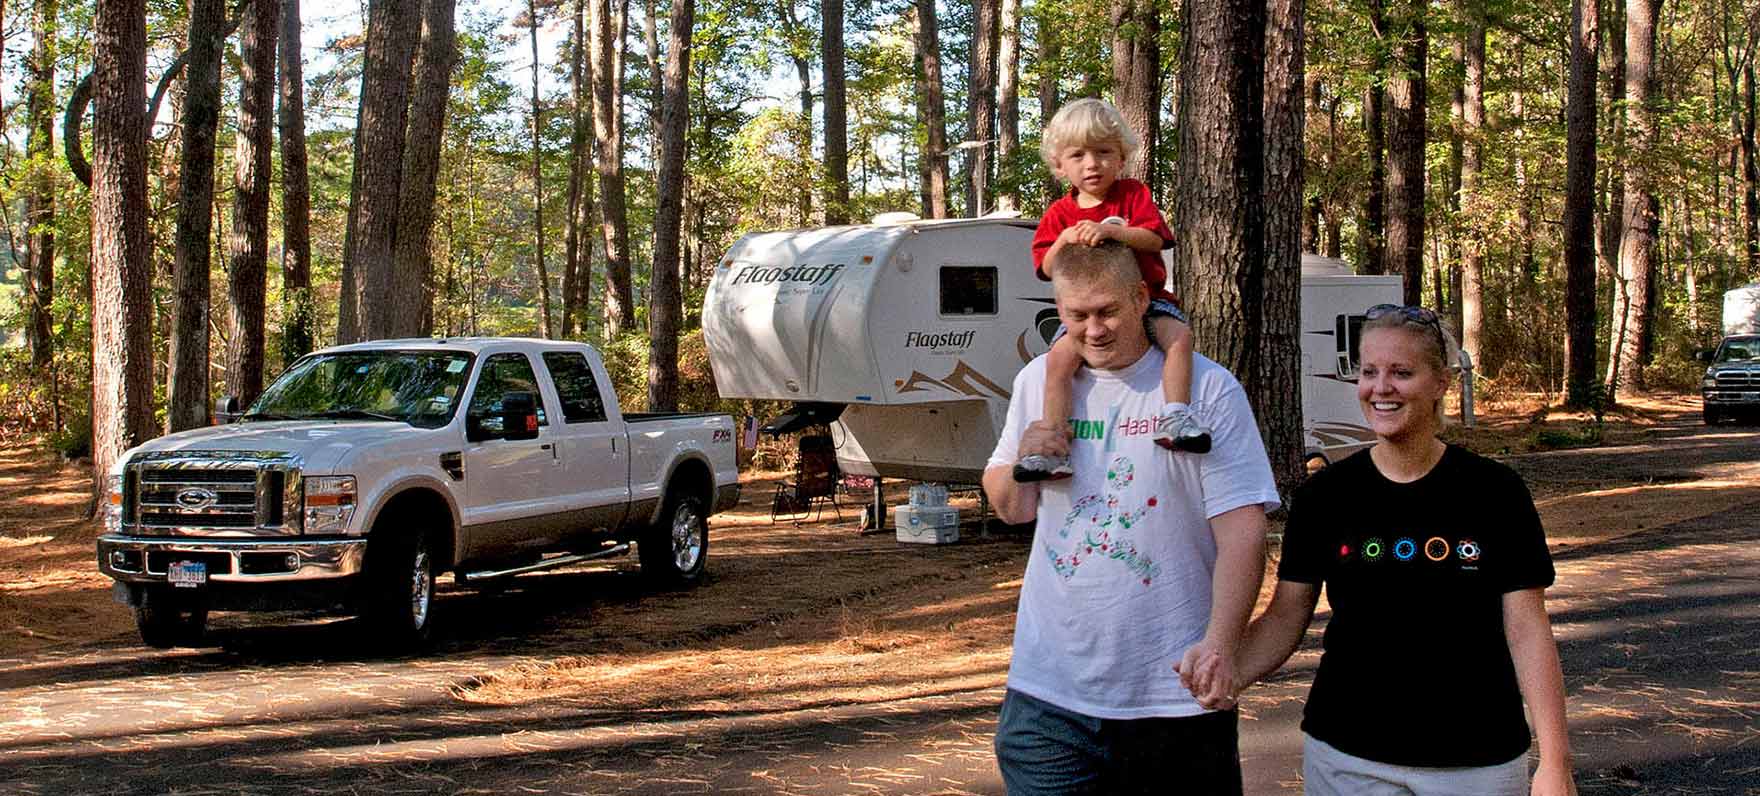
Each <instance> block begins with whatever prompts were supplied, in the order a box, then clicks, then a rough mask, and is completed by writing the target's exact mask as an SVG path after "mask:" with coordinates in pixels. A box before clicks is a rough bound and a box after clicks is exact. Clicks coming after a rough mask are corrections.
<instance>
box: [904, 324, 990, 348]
mask: <svg viewBox="0 0 1760 796" xmlns="http://www.w3.org/2000/svg"><path fill="white" fill-rule="evenodd" d="M977 336H978V332H977V330H975V329H968V330H966V331H963V332H906V333H905V336H904V347H905V348H969V347H971V345H972V340H974V339H976V338H977Z"/></svg>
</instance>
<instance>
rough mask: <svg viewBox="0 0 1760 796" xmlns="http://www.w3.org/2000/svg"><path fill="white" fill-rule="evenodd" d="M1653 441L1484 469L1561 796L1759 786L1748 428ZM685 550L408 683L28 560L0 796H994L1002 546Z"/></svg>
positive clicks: (1264, 749)
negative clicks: (1508, 469) (1544, 612)
mask: <svg viewBox="0 0 1760 796" xmlns="http://www.w3.org/2000/svg"><path fill="white" fill-rule="evenodd" d="M1661 420H1662V422H1660V423H1658V424H1656V425H1654V426H1652V427H1650V428H1648V429H1646V430H1645V431H1644V433H1642V434H1640V435H1638V439H1640V440H1641V441H1640V442H1639V443H1638V444H1634V445H1621V446H1616V447H1608V448H1596V449H1581V450H1570V451H1556V452H1550V453H1539V454H1528V455H1520V456H1515V457H1512V458H1511V459H1510V461H1511V462H1512V464H1514V465H1515V466H1516V467H1518V468H1519V469H1521V470H1522V471H1523V473H1524V475H1525V476H1526V477H1527V478H1528V480H1529V483H1530V484H1531V485H1532V487H1533V489H1534V491H1535V493H1536V497H1537V498H1538V499H1539V500H1540V502H1541V504H1542V513H1543V515H1544V516H1545V518H1546V521H1547V523H1548V527H1549V529H1550V532H1551V533H1552V534H1553V536H1554V537H1555V541H1556V542H1557V544H1556V545H1555V555H1556V556H1557V559H1558V565H1559V586H1558V587H1556V588H1555V589H1554V590H1553V591H1552V593H1551V608H1552V611H1553V614H1554V617H1555V620H1554V621H1555V622H1556V623H1557V627H1558V633H1559V637H1560V640H1561V645H1562V648H1563V652H1564V659H1565V668H1566V675H1567V685H1568V687H1569V689H1570V694H1571V720H1572V730H1573V741H1574V743H1575V744H1576V747H1577V753H1578V771H1579V782H1580V783H1581V784H1582V786H1583V792H1584V793H1586V794H1621V795H1623V794H1631V793H1682V794H1687V793H1694V794H1698V793H1731V794H1752V793H1760V788H1757V786H1756V785H1755V784H1754V783H1755V782H1756V781H1757V779H1756V777H1757V774H1756V772H1760V738H1757V737H1756V736H1757V735H1760V729H1757V728H1760V611H1757V610H1756V609H1755V608H1754V606H1755V605H1756V603H1757V601H1756V598H1757V597H1760V544H1757V543H1760V491H1756V488H1755V484H1756V483H1760V465H1757V464H1756V461H1760V430H1757V429H1755V428H1754V427H1752V426H1750V427H1744V428H1733V427H1723V428H1719V429H1714V430H1708V429H1704V428H1702V427H1700V426H1698V425H1696V419H1695V418H1694V417H1692V416H1691V415H1688V414H1684V413H1677V414H1670V415H1667V416H1665V417H1663V418H1662V419H1661ZM753 497H756V498H758V500H757V503H758V504H759V505H762V503H763V502H764V501H765V500H767V498H768V493H767V492H761V494H755V495H753ZM0 530H5V529H0ZM6 534H7V535H8V536H14V537H16V532H15V531H11V530H7V531H6ZM713 539H714V544H715V549H714V550H713V552H712V567H713V568H714V569H713V572H714V577H713V578H712V579H711V581H710V582H709V583H708V584H706V585H705V586H704V587H702V588H699V589H697V590H694V591H691V592H684V593H665V594H656V593H652V592H650V591H647V590H646V589H645V588H644V587H643V586H642V585H641V584H640V582H639V579H638V578H637V577H636V576H635V574H634V572H633V569H628V568H623V567H621V566H614V567H606V568H601V569H595V570H583V571H574V572H562V573H552V574H548V575H542V576H535V577H531V578H528V579H525V580H523V581H520V582H518V586H517V587H516V588H515V589H514V590H512V591H509V592H508V593H505V594H501V595H493V596H490V595H481V594H476V593H469V592H450V593H447V594H445V595H444V598H443V600H442V601H441V604H440V608H441V610H442V611H443V612H444V613H443V614H441V616H443V617H444V620H445V625H444V626H443V627H444V633H445V635H444V637H443V638H442V639H441V641H440V642H439V644H438V645H437V647H436V649H435V650H433V652H432V653H431V654H429V655H427V656H424V657H421V658H383V657H376V656H374V655H372V654H371V653H368V652H364V651H363V650H366V649H368V648H370V645H369V644H367V641H368V639H365V638H363V637H362V632H363V631H362V630H361V629H360V627H359V626H358V624H357V623H355V622H353V621H347V620H343V621H313V620H310V619H307V618H303V617H282V616H277V617H249V618H248V619H244V620H240V619H235V618H228V619H225V620H224V621H223V623H222V624H221V625H219V626H217V627H216V628H215V629H214V632H213V634H212V641H213V643H214V645H215V646H213V647H209V648H204V649H197V650H184V651H178V652H171V653H155V652H149V651H146V650H143V649H142V648H140V647H139V646H138V645H137V644H136V642H135V640H134V638H133V636H132V632H131V629H130V628H128V627H126V625H122V624H116V623H114V617H115V616H117V615H124V616H125V612H124V609H123V608H122V607H121V606H116V605H109V604H105V601H106V600H108V594H107V591H106V590H104V589H103V587H102V582H101V581H92V580H88V579H86V578H84V577H83V576H82V575H78V574H77V570H76V569H68V573H69V574H64V575H57V574H56V573H57V572H61V569H57V568H56V567H58V566H60V567H63V568H76V567H77V566H79V565H80V562H73V563H65V564H59V565H50V564H44V565H42V568H41V569H39V570H33V571H32V573H31V574H32V577H35V578H37V579H39V580H42V581H43V582H44V583H46V584H49V585H48V586H43V587H40V588H36V589H32V590H22V589H14V590H12V591H0V597H3V598H4V599H5V600H9V601H10V602H9V603H5V604H0V608H5V609H6V610H10V611H13V612H14V613H13V614H10V615H9V616H16V617H22V618H21V619H19V620H18V621H20V622H23V623H24V624H21V626H28V627H29V628H32V629H33V630H32V632H38V633H50V634H51V635H52V634H53V633H52V632H51V630H50V629H55V630H59V632H60V633H61V635H62V636H64V637H65V640H61V641H53V640H50V641H43V640H41V639H37V640H35V641H33V643H31V644H15V645H13V647H11V648H10V649H13V650H15V651H13V652H9V653H0V792H5V793H85V792H105V793H220V792H226V793H258V792H264V793H268V792H275V793H283V792H297V793H357V792H380V793H431V792H437V793H512V792H530V793H626V792H633V793H656V794H670V793H692V792H705V793H709V792H713V793H742V792H743V793H896V794H915V793H998V792H1000V785H999V781H998V778H997V775H996V773H995V764H994V760H993V759H992V756H991V754H990V751H989V743H990V734H991V731H992V729H993V727H994V714H995V707H996V705H997V704H998V702H999V700H1000V696H1001V690H1000V689H1001V683H1002V680H1003V675H1004V671H1005V669H1006V664H1007V653H1008V636H1009V632H1008V631H1009V628H1010V627H1011V626H1012V621H1013V603H1014V599H1015V597H1016V594H1017V590H1018V585H1019V581H1018V578H1019V576H1020V572H1021V568H1022V566H1023V562H1024V555H1025V544H1024V540H1022V539H1020V538H1017V537H1009V536H996V537H991V538H988V539H982V540H968V541H967V542H964V543H962V544H960V545H957V546H952V547H945V548H922V547H915V546H901V545H897V544H895V543H894V542H893V541H891V540H890V539H888V538H885V537H876V536H866V537H864V536H859V535H857V534H855V533H854V532H853V531H852V530H851V529H850V528H849V526H848V524H842V525H839V524H836V523H818V524H807V525H802V526H793V525H792V524H789V523H780V524H771V523H769V521H768V517H767V516H765V515H764V512H763V511H762V510H761V509H759V508H757V507H752V506H748V507H747V509H746V510H745V511H743V512H737V513H735V514H734V515H732V516H730V517H727V518H724V519H722V520H721V521H719V522H718V523H717V525H716V528H715V536H714V537H713ZM45 544H48V543H45ZM69 555H71V554H69ZM87 555H89V553H88V554H87ZM0 561H3V559H0ZM55 584H60V585H59V586H56V585H55ZM54 589H59V591H55V594H56V595H58V596H56V597H54V599H48V598H47V597H46V595H48V594H49V593H50V591H52V590H54ZM33 594H37V595H45V599H44V600H43V601H42V604H44V605H48V606H51V607H52V609H53V610H56V611H63V612H67V617H66V618H67V620H68V623H69V624H67V625H62V626H59V627H58V626H57V625H56V623H55V622H54V621H53V620H52V619H51V618H45V617H43V616H40V615H37V614H33V613H32V612H31V611H30V609H29V607H28V605H24V604H22V603H21V602H20V600H21V599H28V598H29V597H31V596H32V595H33ZM21 605H24V607H21ZM8 606H10V607H8ZM82 624H90V625H92V626H94V627H95V629H93V630H91V631H90V632H86V633H82V632H81V628H80V627H79V626H78V625H82ZM1317 639H1318V636H1317V634H1311V635H1310V639H1309V644H1308V648H1307V649H1305V650H1304V651H1303V652H1301V653H1298V657H1297V658H1296V659H1295V660H1293V661H1292V663H1291V665H1290V667H1289V668H1288V669H1287V670H1286V671H1285V672H1283V673H1282V674H1280V675H1279V676H1278V678H1277V679H1276V681H1275V682H1273V683H1271V684H1269V685H1266V686H1262V687H1261V688H1260V689H1258V690H1257V691H1255V692H1254V693H1253V695H1252V696H1251V697H1250V698H1249V699H1248V700H1247V701H1246V702H1245V704H1244V708H1243V710H1244V714H1245V715H1246V716H1247V720H1246V721H1244V722H1243V728H1242V734H1243V754H1244V759H1245V766H1246V770H1247V777H1248V792H1249V793H1267V792H1277V791H1279V790H1286V789H1287V790H1299V783H1298V782H1297V764H1296V761H1297V755H1298V754H1299V745H1300V736H1299V732H1298V730H1297V729H1296V723H1297V721H1299V712H1300V700H1301V696H1302V694H1303V693H1304V691H1305V689H1306V685H1307V682H1308V679H1307V678H1308V677H1309V676H1310V674H1311V671H1312V667H1313V665H1314V663H1315V661H1316V660H1317V651H1316V650H1315V649H1314V648H1313V647H1314V644H1316V643H1317ZM1441 685H1442V687H1471V686H1470V684H1441Z"/></svg>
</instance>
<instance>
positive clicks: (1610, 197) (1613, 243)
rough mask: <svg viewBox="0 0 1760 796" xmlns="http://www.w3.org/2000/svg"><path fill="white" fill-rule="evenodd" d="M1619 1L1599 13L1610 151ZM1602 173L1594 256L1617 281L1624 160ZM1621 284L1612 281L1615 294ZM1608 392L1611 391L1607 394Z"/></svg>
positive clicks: (1615, 119)
mask: <svg viewBox="0 0 1760 796" xmlns="http://www.w3.org/2000/svg"><path fill="white" fill-rule="evenodd" d="M1620 6H1621V3H1618V2H1616V3H1613V4H1612V5H1611V6H1610V7H1609V8H1607V9H1606V12H1607V13H1604V14H1602V15H1601V40H1602V41H1603V42H1605V43H1606V45H1607V56H1608V57H1607V58H1606V63H1605V64H1603V69H1602V70H1601V71H1602V74H1603V76H1604V80H1605V81H1606V83H1607V107H1608V108H1609V109H1610V110H1609V111H1608V112H1607V123H1606V126H1605V128H1604V129H1605V130H1606V135H1607V140H1606V143H1607V147H1608V150H1609V151H1611V152H1616V153H1617V152H1623V151H1624V148H1625V141H1626V114H1625V113H1624V112H1623V111H1621V110H1620V108H1621V105H1622V104H1623V103H1624V102H1625V101H1626V96H1627V95H1626V36H1625V12H1624V9H1622V8H1621V7H1620ZM1599 165H1600V166H1601V174H1602V176H1603V177H1604V178H1605V185H1604V190H1602V191H1601V192H1599V195H1598V199H1599V200H1600V201H1604V202H1605V206H1604V207H1603V208H1601V209H1600V210H1599V211H1598V212H1597V213H1596V221H1598V222H1599V225H1600V237H1599V239H1598V241H1597V247H1596V248H1597V252H1596V254H1597V256H1598V259H1599V264H1600V269H1601V270H1600V274H1601V275H1603V276H1606V277H1610V278H1614V279H1616V280H1617V278H1618V274H1619V247H1620V240H1621V239H1622V238H1623V237H1624V232H1623V226H1624V223H1625V188H1624V181H1625V180H1624V176H1623V173H1622V169H1623V166H1624V164H1623V162H1622V161H1621V159H1619V158H1614V159H1613V160H1612V162H1603V163H1600V164H1599ZM1620 289H1621V288H1620V286H1619V285H1618V284H1617V282H1616V284H1615V286H1614V291H1615V292H1616V293H1617V292H1618V291H1619V290H1620ZM1609 318H1610V319H1611V320H1613V321H1614V323H1615V324H1617V323H1618V322H1619V318H1620V316H1619V314H1618V313H1615V314H1613V315H1611V316H1609ZM1610 394H1611V393H1610Z"/></svg>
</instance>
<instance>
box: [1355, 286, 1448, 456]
mask: <svg viewBox="0 0 1760 796" xmlns="http://www.w3.org/2000/svg"><path fill="white" fill-rule="evenodd" d="M1381 330H1394V331H1400V332H1404V333H1406V334H1407V335H1408V336H1410V338H1411V339H1413V340H1417V341H1418V343H1419V345H1420V346H1422V348H1423V351H1424V360H1425V363H1426V364H1428V365H1429V366H1430V367H1432V368H1435V369H1436V372H1437V373H1438V374H1439V375H1440V376H1441V378H1442V382H1443V384H1444V385H1445V387H1444V388H1443V397H1441V398H1438V399H1436V403H1435V404H1434V405H1433V406H1432V407H1431V412H1432V413H1433V414H1435V416H1436V427H1437V429H1438V430H1441V429H1442V428H1444V427H1446V426H1447V425H1448V415H1447V413H1445V412H1443V401H1445V400H1446V399H1447V397H1448V386H1452V385H1453V383H1454V376H1455V374H1456V373H1457V372H1459V371H1460V369H1461V348H1460V344H1458V343H1456V342H1455V341H1454V335H1453V334H1450V333H1449V331H1448V329H1447V327H1444V326H1443V325H1442V319H1440V318H1438V319H1437V320H1436V322H1434V323H1426V322H1422V321H1415V320H1412V319H1411V318H1407V317H1405V316H1404V315H1403V314H1402V313H1399V312H1389V313H1387V314H1385V315H1381V316H1379V317H1376V318H1374V319H1373V320H1366V321H1364V322H1363V329H1362V332H1361V334H1362V335H1364V336H1367V335H1368V334H1369V333H1370V332H1372V331H1381Z"/></svg>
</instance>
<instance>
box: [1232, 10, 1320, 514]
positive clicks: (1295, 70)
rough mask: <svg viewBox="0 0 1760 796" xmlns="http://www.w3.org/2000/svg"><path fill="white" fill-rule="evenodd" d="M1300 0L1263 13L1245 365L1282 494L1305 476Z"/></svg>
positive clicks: (1303, 121) (1303, 122)
mask: <svg viewBox="0 0 1760 796" xmlns="http://www.w3.org/2000/svg"><path fill="white" fill-rule="evenodd" d="M1303 13H1304V2H1303V0H1269V2H1267V3H1266V16H1265V89H1264V90H1265V97H1264V103H1265V105H1264V107H1265V113H1264V119H1265V122H1264V124H1265V128H1264V139H1263V140H1264V148H1265V149H1264V159H1265V165H1264V181H1265V182H1264V186H1263V188H1262V193H1261V196H1262V197H1263V202H1264V207H1265V220H1264V224H1265V231H1264V237H1263V245H1264V256H1265V259H1264V261H1263V263H1262V264H1261V265H1260V266H1259V267H1258V268H1256V269H1253V270H1254V271H1257V273H1256V274H1254V276H1257V277H1258V279H1259V283H1258V285H1257V290H1255V286H1254V285H1253V284H1252V283H1251V282H1243V283H1242V287H1241V290H1242V293H1243V295H1254V294H1255V293H1257V294H1258V295H1259V296H1261V297H1262V298H1261V299H1260V300H1259V301H1253V302H1247V303H1250V304H1257V305H1259V307H1258V312H1259V317H1258V319H1257V326H1258V328H1259V348H1260V352H1259V357H1258V367H1257V368H1256V369H1254V370H1250V371H1248V372H1247V374H1246V376H1247V378H1246V380H1245V385H1244V386H1245V387H1246V390H1247V396H1248V397H1249V398H1250V399H1252V402H1253V408H1254V414H1255V415H1256V416H1257V417H1258V419H1259V430H1260V433H1261V434H1262V435H1263V436H1264V438H1265V451H1266V453H1267V454H1269V455H1270V457H1271V470H1272V473H1273V474H1274V475H1275V476H1276V479H1277V491H1278V492H1279V493H1281V494H1283V495H1285V496H1286V497H1287V496H1288V495H1290V494H1291V493H1293V492H1294V491H1295V488H1296V487H1297V486H1299V485H1301V483H1302V481H1303V480H1304V479H1305V478H1306V477H1307V470H1306V468H1305V467H1303V461H1302V459H1303V457H1304V454H1305V453H1306V449H1307V440H1306V435H1305V434H1304V432H1303V430H1302V390H1301V388H1300V386H1299V385H1300V384H1301V383H1302V374H1301V360H1302V341H1301V335H1302V329H1301V306H1302V247H1301V240H1300V238H1301V231H1302V194H1303V190H1302V182H1303V166H1304V161H1305V158H1306V146H1305V143H1304V142H1305V137H1304V128H1305V126H1306V124H1307V119H1306V116H1305V115H1304V108H1303V102H1302V87H1303V84H1304V82H1305V80H1304V73H1305V71H1306V63H1305V61H1306V52H1305V49H1304V47H1303V44H1304V42H1303V34H1304V28H1305V26H1304V24H1303Z"/></svg>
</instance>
